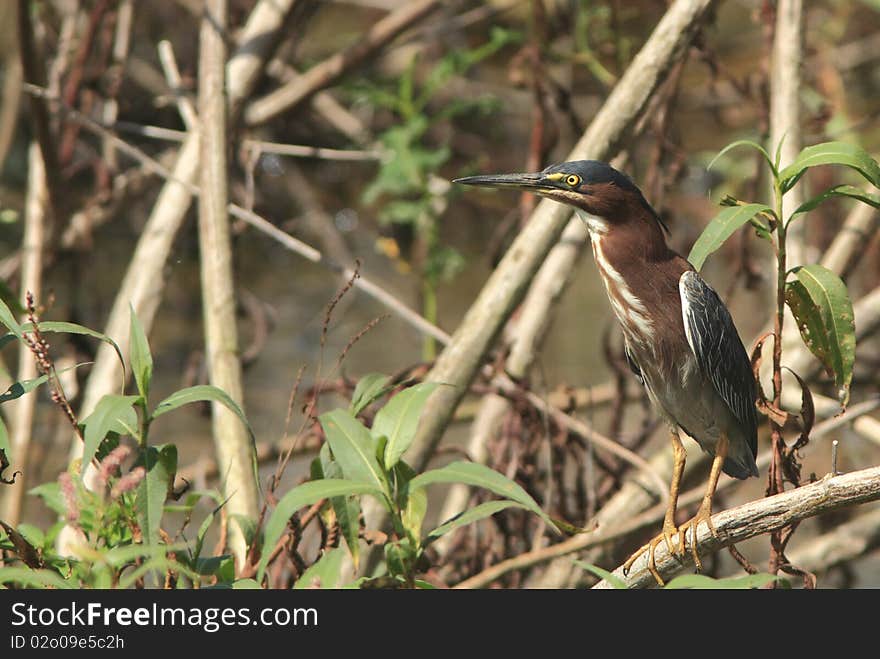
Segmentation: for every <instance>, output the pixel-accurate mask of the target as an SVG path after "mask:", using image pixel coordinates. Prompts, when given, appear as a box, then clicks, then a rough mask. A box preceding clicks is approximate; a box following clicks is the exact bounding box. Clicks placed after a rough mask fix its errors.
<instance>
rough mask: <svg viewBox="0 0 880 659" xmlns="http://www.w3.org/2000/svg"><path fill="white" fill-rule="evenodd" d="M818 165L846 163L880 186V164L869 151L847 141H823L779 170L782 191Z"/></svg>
mask: <svg viewBox="0 0 880 659" xmlns="http://www.w3.org/2000/svg"><path fill="white" fill-rule="evenodd" d="M817 165H844V166H845V167H849V168H851V169H854V170H855V171H857V172H858V173H859V174H861V175H862V176H863V177H864V178H865V179H867V180H868V181H869V182H870V183H872V184H873V185H874V187H876V188H880V166H878V165H877V161H875V160H874V159H873V158H872V157H871V156H870V155H868V152H867V151H865V150H864V149H862V148H860V147H858V146H856V145H855V144H849V143H847V142H823V143H822V144H815V145H813V146H808V147H806V148H805V149H803V150H802V151H801V152H800V153H799V154H798V157H797V158H795V160H794V162H793V163H791V164H790V165H789V166H788V167H785V168H784V169H783V170H782V171H781V172H779V179H780V181H781V185H782V191H783V192H787V191H788V190H791V188H793V187H794V184H795V183H797V182H798V179H800V177H801V176H803V175H804V172H806V171H807V169H809V168H810V167H816V166H817Z"/></svg>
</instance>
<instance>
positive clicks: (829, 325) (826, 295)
mask: <svg viewBox="0 0 880 659" xmlns="http://www.w3.org/2000/svg"><path fill="white" fill-rule="evenodd" d="M792 272H793V273H794V275H795V277H797V279H796V280H793V281H790V282H788V283H787V284H786V287H785V300H786V302H787V303H788V306H789V308H790V309H791V312H792V314H793V315H794V317H795V320H796V321H797V324H798V329H800V332H801V337H802V338H803V340H804V343H805V344H806V345H807V347H808V348H809V349H810V352H812V353H813V354H814V355H815V356H816V357H817V358H818V359H819V361H820V362H822V365H823V366H824V367H825V370H826V371H827V372H828V373H829V374H830V375H832V376H833V377H834V382H835V384H836V385H837V388H838V393H837V396H838V399H839V400H840V404H841V405H842V406H844V407H846V404H847V402H848V401H849V387H850V383H851V382H852V376H853V365H854V363H855V355H856V334H855V332H856V330H855V319H854V317H853V308H852V301H851V300H850V298H849V295H848V293H847V290H846V284H844V283H843V281H841V279H840V277H838V276H837V275H836V274H834V273H833V272H831V271H830V270H828V269H827V268H824V267H822V266H821V265H815V264H814V265H805V266H803V267H799V268H795V269H794V270H792Z"/></svg>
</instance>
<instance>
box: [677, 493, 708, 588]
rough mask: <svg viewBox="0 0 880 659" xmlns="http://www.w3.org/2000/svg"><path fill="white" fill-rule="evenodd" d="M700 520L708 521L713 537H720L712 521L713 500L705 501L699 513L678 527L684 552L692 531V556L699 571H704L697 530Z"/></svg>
mask: <svg viewBox="0 0 880 659" xmlns="http://www.w3.org/2000/svg"><path fill="white" fill-rule="evenodd" d="M700 522H706V526H708V527H709V531H710V532H711V533H712V537H713V538H717V537H718V531H716V530H715V525H714V524H713V523H712V504H711V502H708V503H707V502H703V505H701V506H700V509H699V510H698V511H697V514H696V515H694V516H693V517H692V518H691V519H689V520H688V521H687V522H685V523H684V524H682V525H681V526H680V527H679V529H678V530H679V532H680V533H681V546H682V553H684V543H685V539H686V538H687V532H688V531H690V532H691V556H693V558H694V565H695V566H696V568H697V572H702V571H703V562H702V561H701V560H700V554H699V553H698V552H697V530H698V529H699V526H700Z"/></svg>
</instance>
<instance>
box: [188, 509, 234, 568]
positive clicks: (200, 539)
mask: <svg viewBox="0 0 880 659" xmlns="http://www.w3.org/2000/svg"><path fill="white" fill-rule="evenodd" d="M227 501H229V499H228V498H227V499H226V500H224V501H222V502H221V503H220V505H218V506H217V507H216V508H214V510H212V511H211V513H210V514H209V515H208V516H207V517H205V519H203V520H202V523H201V524H200V525H199V532H198V533H197V534H196V546H195V548H194V549H193V552H192V558H193V560H198V559H199V558H200V557H201V555H202V547H204V546H205V536H206V535H208V530H209V529H210V528H211V524H213V523H214V518H215V517H216V516H217V513H219V512H220V510H221V509H222V508H223V506H225V505H226V503H227Z"/></svg>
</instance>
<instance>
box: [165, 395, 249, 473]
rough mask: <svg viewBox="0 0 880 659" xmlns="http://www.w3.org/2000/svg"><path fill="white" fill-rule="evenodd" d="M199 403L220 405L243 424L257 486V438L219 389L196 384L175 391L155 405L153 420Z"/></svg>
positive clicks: (242, 414) (235, 407)
mask: <svg viewBox="0 0 880 659" xmlns="http://www.w3.org/2000/svg"><path fill="white" fill-rule="evenodd" d="M201 401H210V402H215V403H220V404H221V405H223V406H224V407H226V408H227V409H228V410H230V411H232V413H233V414H235V416H237V417H238V418H239V419H240V420H241V422H242V424H244V427H245V430H247V432H248V436H249V437H250V439H251V471H252V472H253V478H254V482H255V483H258V484H259V482H260V475H259V465H258V464H257V438H256V436H255V435H254V431H253V428H251V424H250V423H248V420H247V417H246V416H245V415H244V411H243V410H242V409H241V407H240V406H239V404H238V403H236V402H235V401H234V400H233V399H232V398H231V397H230V395H229V394H227V393H226V392H225V391H223V390H222V389H221V388H220V387H215V386H214V385H212V384H197V385H195V386H192V387H187V388H186V389H180V390H179V391H175V392H174V393H173V394H171V395H170V396H168V398H166V399H165V400H163V401H162V402H161V403H159V404H158V405H156V409H155V410H153V418H154V419H155V418H156V417H158V416H162V415H163V414H165V413H166V412H170V411H171V410H176V409H177V408H178V407H182V406H183V405H188V404H190V403H197V402H201Z"/></svg>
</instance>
